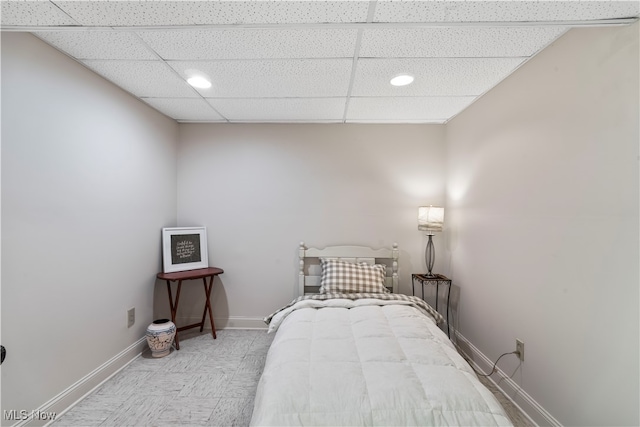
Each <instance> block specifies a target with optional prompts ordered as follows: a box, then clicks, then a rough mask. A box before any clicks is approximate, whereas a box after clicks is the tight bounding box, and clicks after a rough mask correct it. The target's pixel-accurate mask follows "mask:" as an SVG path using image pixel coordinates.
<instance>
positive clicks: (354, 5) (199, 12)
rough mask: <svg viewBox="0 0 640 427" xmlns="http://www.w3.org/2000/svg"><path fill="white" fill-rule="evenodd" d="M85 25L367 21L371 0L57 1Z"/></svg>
mask: <svg viewBox="0 0 640 427" xmlns="http://www.w3.org/2000/svg"><path fill="white" fill-rule="evenodd" d="M56 4H58V5H59V6H60V7H61V8H62V9H63V10H65V11H66V12H67V13H68V14H69V15H71V16H72V17H74V18H75V19H76V20H77V21H78V22H80V23H81V24H82V25H93V26H134V25H143V26H155V25H206V24H256V23H258V24H260V23H275V24H277V23H322V22H364V21H366V18H367V11H368V8H369V2H368V1H235V0H234V1H108V0H107V1H57V2H56Z"/></svg>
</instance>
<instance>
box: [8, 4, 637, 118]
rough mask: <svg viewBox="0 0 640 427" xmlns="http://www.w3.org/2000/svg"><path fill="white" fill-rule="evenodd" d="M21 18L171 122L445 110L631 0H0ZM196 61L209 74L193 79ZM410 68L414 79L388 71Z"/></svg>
mask: <svg viewBox="0 0 640 427" xmlns="http://www.w3.org/2000/svg"><path fill="white" fill-rule="evenodd" d="M1 7H2V9H1V24H2V30H3V31H28V32H32V33H33V34H35V35H36V36H37V37H39V38H40V39H42V40H44V41H45V42H46V43H49V44H50V45H52V46H54V47H55V48H57V49H59V50H60V51H62V52H64V53H65V54H67V55H69V56H70V57H72V58H73V59H75V60H76V61H78V62H80V63H81V64H83V65H84V66H86V67H87V68H89V69H91V70H93V71H94V72H95V73H97V74H99V75H101V76H103V77H104V78H106V79H107V80H110V81H111V82H113V83H114V84H116V85H117V86H119V87H120V88H122V89H124V90H125V91H127V92H129V93H131V94H132V95H133V96H135V97H137V98H139V99H141V100H142V101H143V102H145V103H147V104H149V105H150V106H151V107H153V108H155V109H157V110H158V111H160V112H162V113H164V114H165V115H167V116H169V117H172V118H173V119H176V120H178V121H180V122H303V123H310V122H322V123H350V122H351V123H352V122H358V123H446V122H447V121H448V120H449V119H451V118H452V117H454V116H456V115H457V114H458V113H460V112H461V111H462V110H464V109H465V108H466V107H468V106H469V105H470V104H471V103H473V102H474V101H475V100H476V99H477V98H478V97H480V96H482V95H483V94H484V93H486V92H487V91H489V90H491V88H492V87H494V86H495V85H496V84H498V83H499V82H500V81H501V80H503V79H504V78H506V77H507V76H508V75H509V74H511V73H513V72H514V71H515V70H516V69H517V68H518V67H520V66H522V64H524V63H525V62H526V61H527V60H529V59H530V58H531V57H533V56H534V55H536V54H537V53H538V52H540V51H541V50H542V49H544V48H545V47H547V46H548V45H549V44H550V43H552V42H553V41H554V40H556V39H557V38H558V37H560V36H561V35H562V34H564V33H565V32H566V31H568V30H569V29H570V28H573V27H576V26H586V25H624V24H628V23H631V22H634V21H635V20H636V19H637V17H638V16H639V13H640V8H639V2H638V1H547V2H544V1H397V0H396V1H390V0H379V1H359V0H349V1H293V0H282V1H273V0H271V1H109V0H102V1H24V0H16V1H6V0H3V1H2V3H1ZM194 70H195V71H197V72H199V73H201V74H204V75H206V76H207V77H209V79H210V80H211V82H212V86H211V88H209V89H196V88H194V87H192V86H190V85H189V84H187V82H186V79H187V77H188V76H189V74H190V73H193V72H194ZM400 73H408V74H411V75H413V76H414V77H415V80H414V82H413V84H411V85H409V86H404V87H394V86H391V85H390V84H389V80H390V79H391V78H392V77H394V76H396V75H398V74H400Z"/></svg>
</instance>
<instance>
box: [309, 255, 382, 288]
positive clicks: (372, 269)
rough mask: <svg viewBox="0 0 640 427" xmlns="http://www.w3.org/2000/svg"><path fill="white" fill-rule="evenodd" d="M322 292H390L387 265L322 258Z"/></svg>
mask: <svg viewBox="0 0 640 427" xmlns="http://www.w3.org/2000/svg"><path fill="white" fill-rule="evenodd" d="M320 263H321V264H322V275H321V276H320V293H321V294H330V293H354V292H365V293H388V292H389V290H388V289H387V288H386V287H385V286H384V277H385V272H386V269H387V266H386V265H384V264H374V265H371V264H366V263H360V264H354V263H351V262H345V261H339V260H335V259H324V258H322V259H321V260H320Z"/></svg>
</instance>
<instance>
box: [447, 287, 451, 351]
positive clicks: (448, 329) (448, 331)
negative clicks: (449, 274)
mask: <svg viewBox="0 0 640 427" xmlns="http://www.w3.org/2000/svg"><path fill="white" fill-rule="evenodd" d="M450 298H451V282H449V293H447V336H448V337H449V339H451V328H450V327H449V307H450V305H451V304H450V302H449V299H450Z"/></svg>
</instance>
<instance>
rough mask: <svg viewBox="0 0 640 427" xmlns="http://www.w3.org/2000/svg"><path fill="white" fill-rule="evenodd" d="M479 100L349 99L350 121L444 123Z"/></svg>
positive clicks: (416, 98) (465, 98)
mask: <svg viewBox="0 0 640 427" xmlns="http://www.w3.org/2000/svg"><path fill="white" fill-rule="evenodd" d="M474 99H475V97H471V96H468V97H406V98H394V97H381V98H358V97H353V98H351V99H350V100H349V107H348V110H347V121H381V122H429V123H444V122H445V121H446V120H447V119H448V118H449V117H451V116H453V115H455V114H457V113H459V112H460V111H462V110H464V109H465V108H466V107H467V106H469V104H471V103H472V102H473V100H474Z"/></svg>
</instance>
